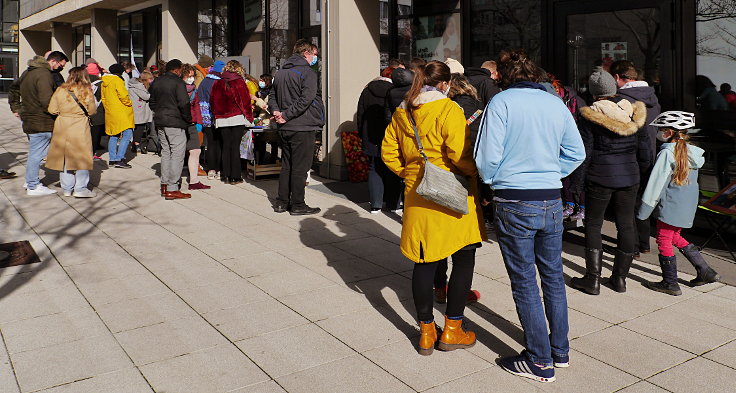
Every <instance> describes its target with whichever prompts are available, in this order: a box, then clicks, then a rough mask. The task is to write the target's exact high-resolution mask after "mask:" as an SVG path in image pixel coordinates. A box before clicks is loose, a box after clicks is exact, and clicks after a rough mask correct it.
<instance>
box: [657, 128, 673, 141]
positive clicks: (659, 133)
mask: <svg viewBox="0 0 736 393" xmlns="http://www.w3.org/2000/svg"><path fill="white" fill-rule="evenodd" d="M664 133H665V131H664V130H659V131H657V140H658V141H660V142H667V141H669V140H670V138H671V137H670V138H665V137H664Z"/></svg>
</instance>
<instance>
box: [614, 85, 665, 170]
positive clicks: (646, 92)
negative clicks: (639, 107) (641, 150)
mask: <svg viewBox="0 0 736 393" xmlns="http://www.w3.org/2000/svg"><path fill="white" fill-rule="evenodd" d="M618 95H619V96H621V97H623V98H625V99H626V100H627V101H629V102H631V103H632V104H633V103H634V102H636V101H641V102H643V103H644V105H646V107H647V120H646V123H644V127H643V128H644V129H645V130H646V135H647V138H648V139H649V151H650V155H651V162H652V164H653V163H654V159H655V157H656V155H657V131H658V128H657V127H655V126H650V125H649V124H651V123H652V122H653V121H654V119H656V118H657V116H659V114H660V113H662V107H661V106H660V105H659V100H658V99H657V94H656V93H655V92H654V88H653V87H651V86H638V87H627V88H623V89H618Z"/></svg>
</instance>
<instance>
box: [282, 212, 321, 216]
mask: <svg viewBox="0 0 736 393" xmlns="http://www.w3.org/2000/svg"><path fill="white" fill-rule="evenodd" d="M319 213H320V212H314V213H311V212H303V213H294V212H289V214H291V215H292V216H311V215H314V214H319Z"/></svg>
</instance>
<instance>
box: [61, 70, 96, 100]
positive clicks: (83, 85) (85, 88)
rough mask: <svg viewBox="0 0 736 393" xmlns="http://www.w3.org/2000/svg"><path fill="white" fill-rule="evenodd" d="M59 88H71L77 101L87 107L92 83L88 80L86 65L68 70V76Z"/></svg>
mask: <svg viewBox="0 0 736 393" xmlns="http://www.w3.org/2000/svg"><path fill="white" fill-rule="evenodd" d="M61 88H63V89H67V90H71V91H72V92H73V93H74V95H75V96H77V99H78V100H79V103H80V104H82V105H84V106H85V107H87V106H88V105H87V104H88V103H89V102H90V100H91V97H92V84H91V83H90V81H89V74H88V73H87V67H74V68H72V69H71V70H69V77H68V78H67V79H66V82H65V83H64V84H62V85H61Z"/></svg>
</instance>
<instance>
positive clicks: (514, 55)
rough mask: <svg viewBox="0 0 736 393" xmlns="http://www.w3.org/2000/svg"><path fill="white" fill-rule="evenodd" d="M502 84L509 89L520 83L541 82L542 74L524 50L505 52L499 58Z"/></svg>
mask: <svg viewBox="0 0 736 393" xmlns="http://www.w3.org/2000/svg"><path fill="white" fill-rule="evenodd" d="M498 72H499V73H500V74H501V84H502V85H503V86H504V87H508V86H511V85H513V84H514V83H518V82H525V81H529V82H537V83H538V82H540V81H541V79H542V76H543V75H542V72H541V71H540V69H539V67H537V65H536V64H534V61H532V59H530V58H529V56H528V55H527V54H526V51H525V50H524V49H510V50H503V51H501V54H500V55H499V58H498Z"/></svg>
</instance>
